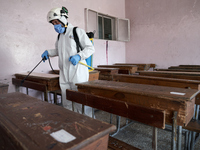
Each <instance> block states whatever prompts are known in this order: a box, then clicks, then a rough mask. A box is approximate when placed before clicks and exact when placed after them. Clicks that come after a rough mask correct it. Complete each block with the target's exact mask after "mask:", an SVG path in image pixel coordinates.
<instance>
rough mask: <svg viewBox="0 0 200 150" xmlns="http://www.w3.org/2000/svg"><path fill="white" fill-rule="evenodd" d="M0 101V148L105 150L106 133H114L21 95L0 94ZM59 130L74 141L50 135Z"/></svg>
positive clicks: (95, 122)
mask: <svg viewBox="0 0 200 150" xmlns="http://www.w3.org/2000/svg"><path fill="white" fill-rule="evenodd" d="M0 99H1V103H0V131H1V135H0V139H1V140H0V144H1V145H0V147H4V148H7V149H12V150H18V149H23V150H25V149H29V150H41V149H54V150H66V149H70V150H75V149H76V150H79V149H81V150H93V149H102V150H107V147H108V137H109V133H110V132H112V131H114V130H115V129H116V128H115V126H114V125H110V124H108V123H104V122H102V121H98V120H94V119H92V118H90V117H87V116H84V115H81V114H78V113H75V112H72V111H70V110H67V109H65V108H62V107H60V106H56V105H53V104H50V103H47V102H44V101H41V100H38V99H36V98H33V97H30V96H28V95H25V94H22V93H9V94H2V95H0ZM8 112H9V113H8ZM61 129H63V130H65V131H66V132H68V133H70V134H71V135H73V136H74V137H76V139H74V140H72V141H70V142H68V143H62V142H59V141H57V140H55V139H54V138H53V137H52V136H51V135H50V134H51V133H53V132H57V131H59V130H61ZM62 139H63V138H61V140H62Z"/></svg>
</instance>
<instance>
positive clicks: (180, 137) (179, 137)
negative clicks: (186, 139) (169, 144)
mask: <svg viewBox="0 0 200 150" xmlns="http://www.w3.org/2000/svg"><path fill="white" fill-rule="evenodd" d="M181 140H182V126H178V150H181V143H182V142H181Z"/></svg>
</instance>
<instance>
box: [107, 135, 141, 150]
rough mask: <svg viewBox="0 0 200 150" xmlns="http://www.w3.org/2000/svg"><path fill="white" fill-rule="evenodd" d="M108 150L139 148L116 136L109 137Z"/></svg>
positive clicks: (133, 149) (136, 149)
mask: <svg viewBox="0 0 200 150" xmlns="http://www.w3.org/2000/svg"><path fill="white" fill-rule="evenodd" d="M108 150H140V149H139V148H136V147H133V146H131V145H129V144H127V143H125V142H122V141H120V140H118V139H116V138H113V137H111V136H110V137H109V141H108Z"/></svg>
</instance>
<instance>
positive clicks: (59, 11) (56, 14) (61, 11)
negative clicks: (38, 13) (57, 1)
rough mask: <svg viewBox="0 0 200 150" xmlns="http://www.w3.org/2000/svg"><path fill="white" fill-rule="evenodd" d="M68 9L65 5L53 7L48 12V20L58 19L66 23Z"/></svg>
mask: <svg viewBox="0 0 200 150" xmlns="http://www.w3.org/2000/svg"><path fill="white" fill-rule="evenodd" d="M67 18H68V10H67V9H66V8H65V7H62V8H53V9H51V10H50V11H49V12H48V14H47V21H48V22H51V21H52V20H55V19H58V20H59V21H60V22H61V23H63V24H64V25H66V24H67Z"/></svg>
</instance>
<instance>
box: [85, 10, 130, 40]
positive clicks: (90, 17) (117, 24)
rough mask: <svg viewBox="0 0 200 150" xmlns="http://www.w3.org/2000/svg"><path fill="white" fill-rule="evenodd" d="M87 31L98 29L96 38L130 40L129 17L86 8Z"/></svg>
mask: <svg viewBox="0 0 200 150" xmlns="http://www.w3.org/2000/svg"><path fill="white" fill-rule="evenodd" d="M86 31H87V32H91V31H96V32H95V35H94V38H96V39H104V40H117V41H130V23H129V19H119V18H116V17H112V16H108V15H104V14H102V13H98V12H96V11H93V10H89V9H86Z"/></svg>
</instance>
